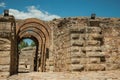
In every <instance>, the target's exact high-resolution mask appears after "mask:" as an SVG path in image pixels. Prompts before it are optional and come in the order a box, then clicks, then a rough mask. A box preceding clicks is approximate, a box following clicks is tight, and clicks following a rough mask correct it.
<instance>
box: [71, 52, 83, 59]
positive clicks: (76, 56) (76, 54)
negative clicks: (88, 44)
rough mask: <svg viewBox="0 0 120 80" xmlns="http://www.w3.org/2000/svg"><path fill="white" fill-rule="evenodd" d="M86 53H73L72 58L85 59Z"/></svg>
mask: <svg viewBox="0 0 120 80" xmlns="http://www.w3.org/2000/svg"><path fill="white" fill-rule="evenodd" d="M84 56H85V53H83V52H72V53H71V58H80V57H84Z"/></svg>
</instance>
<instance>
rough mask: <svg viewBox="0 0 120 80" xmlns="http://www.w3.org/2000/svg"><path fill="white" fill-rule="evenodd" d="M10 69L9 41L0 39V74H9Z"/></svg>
mask: <svg viewBox="0 0 120 80" xmlns="http://www.w3.org/2000/svg"><path fill="white" fill-rule="evenodd" d="M9 68H10V41H9V40H8V39H5V38H0V72H9Z"/></svg>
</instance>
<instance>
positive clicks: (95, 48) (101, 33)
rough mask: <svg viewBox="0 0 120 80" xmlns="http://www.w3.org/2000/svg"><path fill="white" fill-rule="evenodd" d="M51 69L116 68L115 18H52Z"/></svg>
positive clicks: (119, 22)
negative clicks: (52, 65) (52, 61)
mask: <svg viewBox="0 0 120 80" xmlns="http://www.w3.org/2000/svg"><path fill="white" fill-rule="evenodd" d="M51 24H52V26H53V24H54V28H53V33H54V39H53V40H54V65H55V71H67V70H68V71H98V70H100V71H103V70H113V69H120V63H119V60H120V55H119V54H120V49H119V47H120V46H119V45H120V40H119V39H120V19H119V18H96V19H90V18H87V17H86V18H82V17H81V18H64V19H59V20H58V19H55V20H53V22H51Z"/></svg>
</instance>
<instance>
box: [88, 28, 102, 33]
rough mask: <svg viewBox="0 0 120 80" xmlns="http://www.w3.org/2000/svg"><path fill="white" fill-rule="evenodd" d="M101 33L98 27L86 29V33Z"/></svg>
mask: <svg viewBox="0 0 120 80" xmlns="http://www.w3.org/2000/svg"><path fill="white" fill-rule="evenodd" d="M101 31H102V30H101V28H100V27H87V33H100V32H101Z"/></svg>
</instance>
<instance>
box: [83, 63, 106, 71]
mask: <svg viewBox="0 0 120 80" xmlns="http://www.w3.org/2000/svg"><path fill="white" fill-rule="evenodd" d="M85 70H87V71H104V70H105V64H86V66H85Z"/></svg>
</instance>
